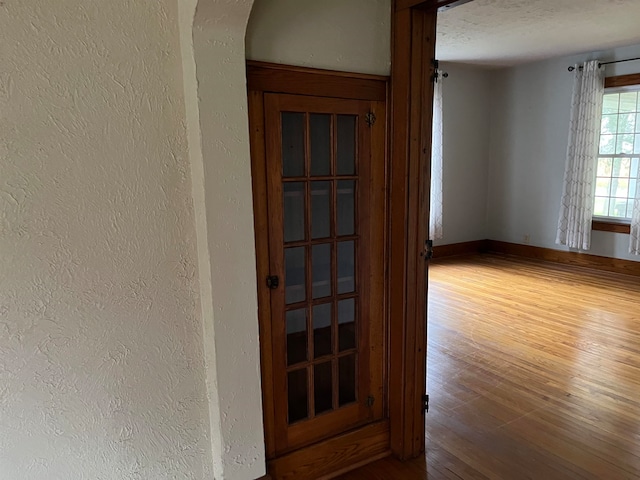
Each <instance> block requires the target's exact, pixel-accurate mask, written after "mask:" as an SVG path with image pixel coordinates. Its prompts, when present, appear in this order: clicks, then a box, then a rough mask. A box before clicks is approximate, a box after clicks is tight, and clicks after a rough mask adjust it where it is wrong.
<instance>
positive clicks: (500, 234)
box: [488, 45, 640, 260]
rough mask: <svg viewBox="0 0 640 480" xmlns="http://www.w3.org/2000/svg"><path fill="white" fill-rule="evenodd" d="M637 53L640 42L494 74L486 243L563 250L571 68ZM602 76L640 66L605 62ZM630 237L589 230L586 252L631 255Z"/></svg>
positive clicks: (633, 70) (637, 70) (638, 52)
mask: <svg viewBox="0 0 640 480" xmlns="http://www.w3.org/2000/svg"><path fill="white" fill-rule="evenodd" d="M638 56H640V45H637V46H629V47H623V48H617V49H615V50H611V51H605V52H595V53H591V54H584V55H577V56H572V57H564V58H557V59H553V60H548V61H544V62H538V63H532V64H528V65H523V66H519V67H513V68H509V69H505V70H500V71H496V72H494V74H493V92H492V99H493V100H492V103H493V105H492V115H491V146H490V164H489V196H488V214H489V238H491V239H494V240H503V241H507V242H514V243H524V237H525V235H530V239H531V240H530V243H531V244H532V245H536V246H540V247H548V248H554V249H557V250H566V248H564V247H561V246H560V245H556V244H555V237H556V226H557V222H558V209H559V204H560V197H561V194H562V181H563V175H564V163H565V157H566V150H567V137H568V132H569V116H570V105H571V90H572V82H573V75H572V74H571V73H569V72H568V71H567V67H568V66H569V65H573V64H574V63H576V62H582V61H584V60H587V59H596V58H597V59H600V60H602V61H609V60H615V59H624V58H633V57H638ZM606 68H607V76H613V75H624V74H627V73H637V72H640V62H630V63H621V64H616V65H609V66H607V67H606ZM628 241H629V236H628V235H624V234H616V233H609V232H594V233H593V237H592V246H591V250H590V251H589V253H592V254H595V255H603V256H608V257H616V258H626V259H630V260H640V259H639V258H638V257H636V256H632V255H629V254H628V253H627V252H628V248H629V244H628Z"/></svg>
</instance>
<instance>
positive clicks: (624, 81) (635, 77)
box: [604, 73, 640, 88]
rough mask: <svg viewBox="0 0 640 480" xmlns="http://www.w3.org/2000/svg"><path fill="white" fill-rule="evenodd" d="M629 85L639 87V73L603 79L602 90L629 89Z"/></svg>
mask: <svg viewBox="0 0 640 480" xmlns="http://www.w3.org/2000/svg"><path fill="white" fill-rule="evenodd" d="M631 85H640V73H632V74H630V75H618V76H616V77H607V78H605V79H604V88H614V87H629V86H631Z"/></svg>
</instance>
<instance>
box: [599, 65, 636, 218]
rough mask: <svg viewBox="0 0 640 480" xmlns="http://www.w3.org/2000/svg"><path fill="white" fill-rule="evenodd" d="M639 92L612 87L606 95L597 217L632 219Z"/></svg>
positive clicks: (600, 149)
mask: <svg viewBox="0 0 640 480" xmlns="http://www.w3.org/2000/svg"><path fill="white" fill-rule="evenodd" d="M613 78H615V77H613ZM607 80H609V79H607ZM608 83H609V82H608ZM639 90H640V85H633V86H626V87H619V88H611V89H607V90H606V93H605V95H604V99H603V107H602V123H601V128H600V147H599V155H598V165H597V173H596V191H595V201H594V212H593V213H594V216H595V217H601V218H604V219H615V220H618V221H623V222H628V221H629V220H630V219H631V215H632V212H633V202H634V198H635V195H636V188H637V185H638V181H639V176H640V170H639V167H640V94H639V93H640V92H639Z"/></svg>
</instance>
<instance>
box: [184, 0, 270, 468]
mask: <svg viewBox="0 0 640 480" xmlns="http://www.w3.org/2000/svg"><path fill="white" fill-rule="evenodd" d="M252 4H253V0H238V1H227V0H182V1H181V2H179V3H178V8H179V20H180V40H181V50H182V51H181V53H182V68H183V82H184V94H185V117H186V124H187V132H188V139H189V155H190V163H191V177H192V184H193V202H194V205H193V207H194V213H195V219H196V229H197V241H198V268H199V277H200V301H201V308H202V316H203V323H204V342H205V348H204V349H205V358H206V363H207V393H208V402H209V421H210V435H211V444H212V455H213V467H214V476H215V477H216V478H256V477H260V476H262V475H264V473H265V454H264V442H263V425H262V406H261V388H260V372H259V368H260V362H259V342H258V321H257V300H256V279H255V256H254V252H255V246H254V234H253V207H252V192H251V168H250V156H249V137H248V123H247V109H246V106H247V94H246V88H245V84H246V76H245V48H244V37H245V30H246V25H247V21H248V19H249V14H250V12H251V7H252Z"/></svg>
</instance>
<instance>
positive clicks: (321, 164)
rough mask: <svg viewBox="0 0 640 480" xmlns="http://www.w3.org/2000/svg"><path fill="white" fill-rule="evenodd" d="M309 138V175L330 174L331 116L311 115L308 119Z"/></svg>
mask: <svg viewBox="0 0 640 480" xmlns="http://www.w3.org/2000/svg"><path fill="white" fill-rule="evenodd" d="M309 129H310V130H311V132H310V137H311V175H329V174H330V173H331V170H330V168H331V115H327V114H319V113H312V114H311V115H310V117H309Z"/></svg>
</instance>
